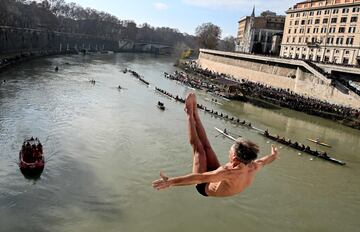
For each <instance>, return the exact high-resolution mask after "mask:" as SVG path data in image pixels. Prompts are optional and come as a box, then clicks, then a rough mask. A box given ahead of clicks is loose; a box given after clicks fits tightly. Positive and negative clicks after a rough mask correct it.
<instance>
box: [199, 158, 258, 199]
mask: <svg viewBox="0 0 360 232" xmlns="http://www.w3.org/2000/svg"><path fill="white" fill-rule="evenodd" d="M259 169H260V166H259V165H258V164H256V161H255V162H254V163H252V164H249V165H246V166H245V165H241V166H238V167H232V166H231V164H230V163H227V164H226V165H224V166H220V167H219V168H218V169H217V170H216V171H219V172H224V174H225V175H226V176H228V177H227V178H226V180H222V181H219V182H211V183H208V184H207V187H206V190H207V191H206V192H207V193H208V195H209V196H214V197H227V196H233V195H236V194H238V193H241V192H242V191H244V190H245V188H246V187H248V186H250V185H251V183H252V181H253V179H254V177H255V174H256V172H257V171H258V170H259Z"/></svg>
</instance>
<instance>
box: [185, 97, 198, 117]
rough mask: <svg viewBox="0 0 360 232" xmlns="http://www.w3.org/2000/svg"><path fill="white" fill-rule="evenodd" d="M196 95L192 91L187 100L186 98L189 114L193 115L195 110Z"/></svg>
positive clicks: (186, 109)
mask: <svg viewBox="0 0 360 232" xmlns="http://www.w3.org/2000/svg"><path fill="white" fill-rule="evenodd" d="M194 97H195V95H194V94H193V93H190V94H189V95H188V96H187V97H186V100H185V109H184V110H185V112H186V113H187V114H189V115H192V114H193V112H194V107H193V104H194Z"/></svg>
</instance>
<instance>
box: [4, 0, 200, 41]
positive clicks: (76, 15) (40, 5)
mask: <svg viewBox="0 0 360 232" xmlns="http://www.w3.org/2000/svg"><path fill="white" fill-rule="evenodd" d="M0 9H1V11H0V26H1V27H15V28H26V29H37V30H50V31H57V32H64V33H77V34H86V35H91V36H95V37H100V38H104V39H109V40H115V41H117V40H131V41H147V42H156V43H160V44H168V45H170V46H176V45H177V44H185V45H186V46H187V47H190V48H196V41H195V37H194V36H192V35H189V34H186V33H181V32H180V31H179V30H178V29H174V28H169V27H152V26H151V25H149V24H147V23H144V24H141V25H138V24H136V23H135V22H134V21H132V20H121V19H119V18H117V17H116V16H114V15H111V14H109V13H106V12H102V11H98V10H95V9H91V8H84V7H82V6H80V5H78V4H76V3H72V2H71V3H67V2H65V0H44V1H42V2H36V1H28V0H0Z"/></svg>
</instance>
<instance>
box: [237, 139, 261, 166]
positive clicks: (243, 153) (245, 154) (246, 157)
mask: <svg viewBox="0 0 360 232" xmlns="http://www.w3.org/2000/svg"><path fill="white" fill-rule="evenodd" d="M234 151H235V155H236V157H237V159H238V160H239V161H240V162H242V163H244V164H245V165H247V164H249V163H251V161H253V160H255V159H256V158H257V154H258V152H259V146H258V145H257V144H255V143H253V142H251V141H250V140H247V139H238V140H236V142H235V144H234Z"/></svg>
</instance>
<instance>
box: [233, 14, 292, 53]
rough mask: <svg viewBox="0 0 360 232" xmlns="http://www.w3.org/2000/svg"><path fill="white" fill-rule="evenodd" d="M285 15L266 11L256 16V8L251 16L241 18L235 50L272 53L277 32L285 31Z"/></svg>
mask: <svg viewBox="0 0 360 232" xmlns="http://www.w3.org/2000/svg"><path fill="white" fill-rule="evenodd" d="M284 23H285V16H279V15H276V13H274V12H271V11H265V12H263V13H261V15H260V16H258V17H255V8H254V10H253V13H252V14H251V16H246V17H243V18H242V19H240V20H239V25H238V34H237V38H236V47H235V51H237V52H243V53H260V54H261V53H262V54H269V53H271V48H272V40H273V36H274V35H275V34H279V33H282V32H283V29H284Z"/></svg>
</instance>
